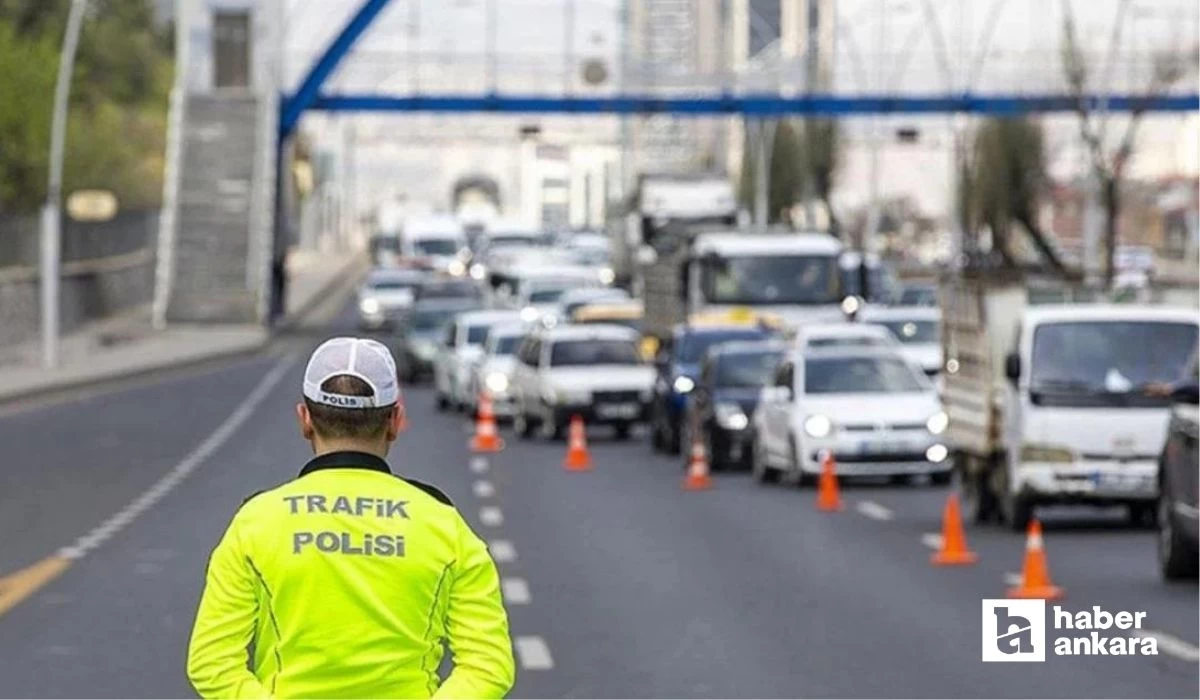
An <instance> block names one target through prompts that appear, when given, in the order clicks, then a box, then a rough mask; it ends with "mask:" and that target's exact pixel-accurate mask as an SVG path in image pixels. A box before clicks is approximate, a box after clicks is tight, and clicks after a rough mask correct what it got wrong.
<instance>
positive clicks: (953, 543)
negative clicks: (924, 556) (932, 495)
mask: <svg viewBox="0 0 1200 700" xmlns="http://www.w3.org/2000/svg"><path fill="white" fill-rule="evenodd" d="M978 558H979V557H977V556H975V552H972V551H971V550H970V549H967V534H966V532H964V531H963V523H962V515H961V514H960V513H959V511H958V496H957V495H956V494H953V493H952V494H950V496H949V497H948V498H947V499H946V509H945V510H944V511H943V513H942V547H941V549H940V550H938V551H937V552H935V553H934V555H933V556H932V557H931V558H930V560H931V561H932V562H933V563H934V564H935V565H937V566H955V565H963V564H974V563H975V561H976V560H977V559H978Z"/></svg>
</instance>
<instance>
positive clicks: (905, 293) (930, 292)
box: [900, 287, 937, 306]
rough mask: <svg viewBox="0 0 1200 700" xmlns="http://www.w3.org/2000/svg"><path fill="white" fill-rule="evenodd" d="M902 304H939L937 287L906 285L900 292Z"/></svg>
mask: <svg viewBox="0 0 1200 700" xmlns="http://www.w3.org/2000/svg"><path fill="white" fill-rule="evenodd" d="M900 304H901V306H937V289H935V288H933V287H905V288H904V289H903V290H901V292H900Z"/></svg>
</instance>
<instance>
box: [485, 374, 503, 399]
mask: <svg viewBox="0 0 1200 700" xmlns="http://www.w3.org/2000/svg"><path fill="white" fill-rule="evenodd" d="M483 383H484V384H486V385H487V388H488V391H490V392H492V393H493V394H503V393H504V392H506V391H508V375H507V374H504V373H503V372H490V373H488V376H487V377H486V378H485V379H484V380H483Z"/></svg>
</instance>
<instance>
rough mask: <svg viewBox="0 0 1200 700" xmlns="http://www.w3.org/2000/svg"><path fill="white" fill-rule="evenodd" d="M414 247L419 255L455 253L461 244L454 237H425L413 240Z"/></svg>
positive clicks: (414, 250)
mask: <svg viewBox="0 0 1200 700" xmlns="http://www.w3.org/2000/svg"><path fill="white" fill-rule="evenodd" d="M412 248H413V252H415V253H416V254H417V255H454V254H456V253H458V251H459V248H461V246H460V245H459V243H458V241H456V240H454V239H453V238H425V239H422V240H417V241H413V244H412Z"/></svg>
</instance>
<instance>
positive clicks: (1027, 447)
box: [1021, 442, 1075, 462]
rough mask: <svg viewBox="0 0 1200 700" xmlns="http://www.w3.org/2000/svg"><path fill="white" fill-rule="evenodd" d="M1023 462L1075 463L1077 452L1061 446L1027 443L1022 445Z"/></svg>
mask: <svg viewBox="0 0 1200 700" xmlns="http://www.w3.org/2000/svg"><path fill="white" fill-rule="evenodd" d="M1021 461H1022V462H1074V461H1075V452H1074V451H1073V450H1071V449H1070V448H1069V447H1062V446H1060V445H1041V444H1036V443H1030V442H1027V443H1025V444H1023V445H1021Z"/></svg>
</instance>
